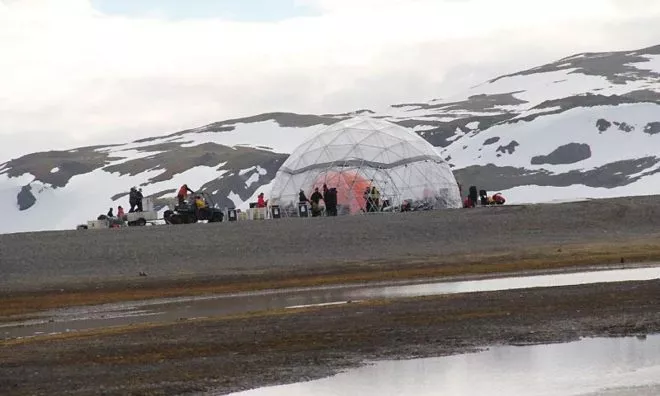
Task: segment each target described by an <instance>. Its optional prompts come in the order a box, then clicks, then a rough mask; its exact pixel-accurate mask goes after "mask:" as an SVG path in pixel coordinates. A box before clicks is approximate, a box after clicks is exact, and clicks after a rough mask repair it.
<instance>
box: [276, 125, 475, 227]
mask: <svg viewBox="0 0 660 396" xmlns="http://www.w3.org/2000/svg"><path fill="white" fill-rule="evenodd" d="M323 184H327V185H328V186H329V187H337V189H338V194H339V208H338V209H339V214H347V213H352V214H355V213H362V212H364V206H365V199H364V190H365V189H366V187H369V188H371V187H376V189H377V190H378V191H379V193H380V195H381V202H383V203H388V204H389V205H388V206H387V207H386V208H385V210H386V211H393V212H396V211H400V210H403V209H405V208H408V209H410V210H430V209H441V208H459V207H461V206H462V203H461V197H460V193H459V191H458V184H457V183H456V179H455V178H454V175H453V173H452V172H451V169H450V168H449V166H448V165H447V163H446V162H445V161H444V160H443V159H442V158H441V157H440V155H439V154H438V153H437V152H436V151H435V148H434V147H433V146H432V145H431V144H429V143H428V142H427V141H426V140H424V139H423V138H421V137H420V136H419V135H417V134H416V133H415V132H413V131H411V130H409V129H406V128H404V127H401V126H399V125H397V124H394V123H390V122H388V121H384V120H381V119H373V118H365V117H356V118H351V119H347V120H343V121H340V122H337V123H336V124H333V125H330V126H328V127H326V128H324V129H322V130H320V131H319V132H317V133H316V134H315V135H314V136H312V137H310V138H308V139H307V140H305V141H304V142H303V143H301V144H300V145H299V146H298V147H297V148H296V149H295V150H294V151H293V152H292V154H291V155H290V156H289V158H288V159H287V160H286V161H285V162H284V164H283V165H282V167H281V168H280V169H279V171H278V172H277V175H276V177H275V181H274V184H273V189H272V193H271V202H272V203H273V204H275V205H280V208H281V212H282V213H283V214H284V215H289V216H297V213H298V210H297V207H298V192H299V191H300V190H301V189H302V190H303V191H304V192H305V194H306V196H307V197H308V198H309V197H310V194H311V193H312V192H313V191H314V188H315V187H319V188H320V187H321V186H322V185H323ZM360 209H362V210H360Z"/></svg>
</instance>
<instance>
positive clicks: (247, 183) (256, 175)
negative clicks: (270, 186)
mask: <svg viewBox="0 0 660 396" xmlns="http://www.w3.org/2000/svg"><path fill="white" fill-rule="evenodd" d="M258 181H259V173H256V172H255V173H253V174H252V175H251V176H250V178H249V179H247V180H246V181H245V186H246V187H247V188H250V186H251V185H253V184H254V183H256V182H258Z"/></svg>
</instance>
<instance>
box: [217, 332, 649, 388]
mask: <svg viewBox="0 0 660 396" xmlns="http://www.w3.org/2000/svg"><path fill="white" fill-rule="evenodd" d="M211 394H212V393H211ZM659 394H660V335H654V336H649V337H648V338H644V339H642V338H635V337H632V338H590V339H583V340H581V341H577V342H572V343H566V344H551V345H536V346H524V347H512V346H503V347H493V348H490V349H489V350H487V351H484V352H479V353H473V354H466V355H456V356H449V357H442V358H431V359H416V360H404V361H384V362H377V363H374V364H371V365H368V366H364V367H362V368H359V369H355V370H350V371H347V372H344V373H341V374H338V375H336V376H333V377H329V378H324V379H321V380H316V381H310V382H305V383H298V384H292V385H283V386H276V387H269V388H261V389H255V390H251V391H247V392H240V393H234V394H232V396H239V395H240V396H284V395H286V396H298V395H300V396H302V395H315V396H351V395H361V396H369V395H374V396H390V395H391V396H400V395H415V396H427V395H428V396H431V395H433V396H436V395H443V396H450V395H456V396H463V395H468V396H472V395H489V396H558V395H561V396H628V395H630V396H632V395H637V396H651V395H659Z"/></svg>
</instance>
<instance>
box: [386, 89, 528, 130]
mask: <svg viewBox="0 0 660 396" xmlns="http://www.w3.org/2000/svg"><path fill="white" fill-rule="evenodd" d="M521 92H524V91H515V92H507V93H501V94H494V95H486V94H481V95H473V96H470V97H469V98H468V99H467V100H464V101H460V102H446V103H443V102H440V103H432V104H429V103H404V104H398V105H393V106H392V107H394V108H402V107H412V108H413V109H414V110H427V109H443V110H446V111H451V110H466V111H470V112H473V111H478V112H489V111H490V112H497V113H501V112H502V110H501V109H498V108H497V107H499V106H516V105H520V104H524V103H527V101H524V100H522V99H518V98H516V97H515V96H514V95H515V94H517V93H521ZM466 124H469V122H467V123H466ZM482 129H484V128H482Z"/></svg>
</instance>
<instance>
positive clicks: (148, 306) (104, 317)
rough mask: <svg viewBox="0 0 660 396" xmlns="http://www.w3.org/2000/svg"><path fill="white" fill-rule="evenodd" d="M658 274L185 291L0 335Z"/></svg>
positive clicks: (18, 323) (47, 316)
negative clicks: (202, 293)
mask: <svg viewBox="0 0 660 396" xmlns="http://www.w3.org/2000/svg"><path fill="white" fill-rule="evenodd" d="M658 278H660V267H650V268H649V267H645V268H634V269H621V270H603V271H592V272H575V273H565V274H553V275H538V276H526V277H507V278H494V279H481V280H473V281H462V282H446V281H445V282H436V283H424V284H399V285H395V286H383V285H361V286H355V285H353V286H334V287H319V288H302V289H290V290H272V291H265V292H250V293H236V294H227V295H214V296H204V297H182V298H169V299H157V300H145V301H134V302H128V303H119V304H104V305H98V306H92V307H72V308H65V309H58V310H52V311H47V312H42V313H39V314H38V316H37V317H36V318H32V319H30V320H24V319H21V318H16V320H15V321H14V322H9V323H3V324H0V338H4V339H9V338H20V337H31V336H35V335H38V334H54V333H55V334H57V333H64V332H70V331H81V330H89V329H96V328H103V327H109V326H125V325H133V324H141V323H168V322H175V321H179V320H186V319H195V318H204V317H212V316H221V315H231V314H238V313H245V312H253V311H262V310H270V309H284V308H289V309H296V308H303V307H310V306H333V305H338V304H346V303H349V302H357V301H362V300H368V299H378V298H397V297H418V296H430V295H438V294H451V293H470V292H482V291H496V290H508V289H522V288H532V287H552V286H555V287H556V286H568V285H578V284H587V283H601V282H620V281H642V280H651V279H658Z"/></svg>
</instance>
